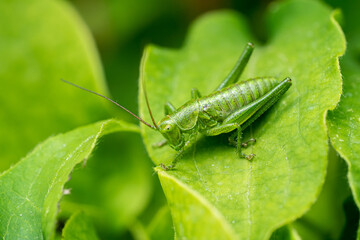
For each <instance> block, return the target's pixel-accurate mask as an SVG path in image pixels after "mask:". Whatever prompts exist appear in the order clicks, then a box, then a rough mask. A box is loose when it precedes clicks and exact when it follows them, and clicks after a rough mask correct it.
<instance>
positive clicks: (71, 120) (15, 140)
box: [0, 0, 357, 239]
mask: <svg viewBox="0 0 360 240" xmlns="http://www.w3.org/2000/svg"><path fill="white" fill-rule="evenodd" d="M15 2H16V3H15V4H13V5H11V7H13V8H14V9H12V10H14V11H16V10H19V9H22V8H21V5H22V4H21V1H15ZM40 2H41V1H40ZM69 4H70V6H72V7H73V8H74V9H75V11H76V12H77V13H78V14H79V15H80V17H81V18H82V20H83V21H84V22H85V24H86V25H87V27H88V28H89V29H90V32H91V35H92V37H93V38H94V41H95V44H96V48H97V51H98V53H99V56H100V61H101V66H102V68H103V72H104V76H105V80H106V84H105V85H104V83H102V82H101V81H95V83H94V82H91V80H90V82H88V83H86V80H85V79H83V81H84V84H85V83H86V84H85V85H83V86H86V87H88V88H91V89H94V90H97V91H100V92H103V93H106V91H107V90H106V88H107V89H108V93H109V94H108V95H109V96H112V98H113V99H115V100H116V101H118V102H119V103H121V104H122V105H124V106H125V107H127V108H128V109H130V110H131V111H133V112H135V113H137V108H138V105H137V99H138V97H137V95H138V77H139V64H140V59H141V55H142V51H143V48H144V47H145V46H146V45H147V44H149V43H152V44H156V45H160V46H163V47H168V48H180V47H181V46H182V44H183V42H184V39H185V36H186V33H187V31H188V28H189V26H190V24H191V22H193V21H194V19H196V18H197V17H198V16H200V15H202V14H204V13H206V12H209V11H213V10H217V9H234V10H235V11H239V12H241V13H242V14H243V15H245V17H246V18H247V19H248V23H249V25H250V27H251V29H252V31H253V34H254V35H255V36H257V38H258V39H259V40H260V41H261V42H263V43H265V42H266V30H265V26H264V17H265V16H264V11H265V9H266V8H267V7H268V6H269V5H270V4H271V1H270V0H243V1H236V0H207V1H203V0H183V1H180V0H179V1H175V0H172V1H168V0H133V1H116V0H103V1H102V0H86V1H85V0H74V1H69ZM329 4H331V5H332V6H333V7H342V8H343V9H344V11H345V12H347V11H350V10H351V7H350V8H349V7H348V6H349V5H351V4H350V1H340V0H339V1H336V0H332V1H330V0H329ZM5 7H6V4H4V3H2V4H0V22H2V23H0V26H1V25H2V26H4V25H3V24H5V19H6V14H1V13H4V12H6V11H8V9H5ZM34 8H35V7H34ZM21 11H23V12H26V13H27V14H29V16H30V17H31V16H32V14H33V12H36V11H32V9H31V8H29V9H22V10H21ZM21 11H19V13H18V16H16V17H14V19H13V20H14V21H17V25H18V26H20V27H18V28H15V29H22V30H25V29H27V28H28V26H32V25H31V24H36V22H35V23H27V22H24V21H23V20H22V12H21ZM44 11H46V9H44ZM10 12H11V11H10ZM348 22H351V19H350V21H348ZM348 26H349V25H348ZM60 27H61V26H60ZM17 34H18V33H17V32H15V31H14V32H13V31H11V30H9V29H6V28H3V29H2V30H0V36H14V37H16V35H17ZM53 34H54V35H52V36H49V37H51V39H56V32H54V33H53ZM29 35H31V32H30V33H29ZM7 40H8V41H11V38H9V39H7ZM69 41H70V40H69ZM6 43H7V42H6V39H5V40H4V39H2V40H0V50H1V49H3V50H4V49H6V48H7V45H6ZM17 44H19V45H20V46H22V47H24V48H26V43H22V42H19V43H17ZM19 45H17V46H16V47H14V48H18V46H19ZM20 49H21V48H20ZM22 53H23V52H22ZM56 54H59V52H56ZM56 54H54V56H51V59H52V60H51V61H54V62H55V63H56V62H57V61H61V56H59V57H57V56H56ZM60 54H61V53H60ZM5 57H9V56H6V54H5ZM5 57H4V56H2V57H1V58H3V59H2V60H1V62H0V63H1V64H0V76H2V79H0V80H1V81H4V84H2V87H1V89H2V90H3V92H5V93H4V94H2V97H0V110H1V115H2V117H0V123H1V124H2V126H0V137H1V139H2V140H1V142H0V144H1V149H0V157H1V159H2V160H1V164H0V171H3V170H6V169H7V168H8V167H9V166H11V165H12V164H14V163H15V162H16V161H18V160H20V159H21V157H24V156H25V155H26V154H27V153H28V152H29V151H30V150H31V149H33V148H34V147H35V146H36V144H38V143H39V142H40V141H43V140H45V139H46V138H47V137H49V136H50V135H55V134H58V133H60V132H65V131H69V130H71V129H73V128H76V127H78V126H81V125H84V124H88V123H92V122H94V121H97V120H101V119H106V118H111V117H119V118H122V119H124V120H127V121H131V122H134V123H136V122H137V121H136V120H135V119H133V118H132V117H131V116H129V115H127V114H126V113H124V112H123V111H121V110H119V109H117V108H115V107H113V106H111V105H110V104H108V103H104V102H103V100H101V99H98V98H96V97H94V96H89V95H88V94H86V93H82V92H81V91H80V90H77V89H72V87H70V86H62V85H61V84H62V83H59V84H58V86H60V85H61V86H62V87H61V89H59V90H58V91H55V90H49V89H50V88H51V85H50V86H47V85H46V86H44V82H41V83H36V84H32V83H29V84H28V85H27V86H24V88H25V89H21V88H20V87H19V86H17V85H16V79H11V76H10V77H9V76H7V77H6V78H5V77H4V76H6V72H7V71H8V69H7V65H6V63H7V61H8V59H5ZM95 65H96V64H95ZM76 70H77V66H76V65H75V66H74V69H73V72H76ZM29 74H31V73H29ZM101 74H102V73H101V70H99V72H98V73H95V74H94V75H95V79H96V78H97V77H98V76H99V75H101ZM52 77H53V79H51V80H49V81H53V82H54V81H58V79H60V78H61V77H64V78H66V80H69V81H73V82H78V83H79V81H77V79H76V78H77V75H76V74H73V75H71V74H67V75H66V76H63V75H61V73H58V74H55V75H53V76H52ZM85 77H86V76H83V75H82V76H81V78H85ZM89 77H90V76H89ZM92 78H94V77H93V76H92ZM100 78H101V76H100ZM5 81H6V82H5ZM59 82H60V81H59ZM80 83H81V82H80ZM80 83H79V84H80ZM54 86H57V85H53V86H52V87H54ZM106 86H107V87H106ZM12 89H16V90H12ZM4 90H5V91H4ZM23 90H24V91H25V92H26V94H24V96H22V97H24V98H25V97H27V99H29V100H28V101H26V102H20V100H17V99H18V98H17V96H18V95H17V94H19V93H21V91H23ZM26 90H27V91H26ZM29 90H30V91H29ZM6 91H9V92H8V93H6ZM46 91H50V93H49V94H52V95H54V96H56V97H57V99H58V100H57V102H56V103H53V104H51V105H49V106H46V108H44V109H45V110H43V111H45V112H41V111H39V113H37V116H42V117H43V118H42V119H46V120H44V121H45V122H44V123H42V124H41V125H39V126H41V127H39V126H38V128H36V127H34V128H32V123H31V119H29V121H27V123H26V124H27V125H26V124H23V123H22V121H24V119H23V117H24V116H27V115H26V114H27V113H26V111H27V109H28V106H27V104H29V105H34V104H35V103H36V104H40V105H41V104H42V103H43V102H46V101H45V100H44V99H46V98H45V97H44V96H42V94H43V93H44V92H46ZM52 91H54V92H52ZM28 92H29V93H28ZM32 93H34V94H36V96H38V98H33V95H31V94H32ZM72 95H76V97H75V98H74V99H75V100H76V101H75V102H69V101H70V100H69V101H66V100H65V99H64V98H68V97H69V96H72ZM80 98H82V99H83V100H81V101H83V102H86V103H84V104H85V105H86V106H87V109H85V110H83V109H81V107H82V106H83V105H84V104H83V103H79V102H77V101H78V100H77V99H80ZM34 99H37V100H36V101H35V100H34ZM6 102H13V104H12V105H10V104H7V103H6ZM70 104H71V107H70ZM47 108H48V111H47V110H46V109H47ZM58 108H60V109H62V110H60V113H56V112H59V111H57V110H58ZM65 108H66V109H65ZM14 109H15V110H14ZM101 109H102V110H101ZM82 111H84V112H85V113H84V114H83V115H82ZM65 112H66V114H65ZM40 120H41V118H40V119H38V120H34V122H35V121H37V122H38V121H40ZM49 122H51V124H50V123H49ZM20 125H21V126H20ZM25 125H26V126H25ZM24 129H26V131H25V130H24ZM29 129H30V130H29ZM97 148H98V149H97V151H96V152H95V154H94V155H93V157H92V158H91V159H90V160H89V161H88V162H87V164H86V168H84V167H83V166H77V167H76V169H75V170H74V172H73V174H72V177H71V181H70V182H69V183H68V184H67V186H66V187H65V188H66V189H71V195H67V196H64V198H63V200H62V202H61V204H60V209H61V211H60V215H59V226H58V229H59V232H61V229H62V227H63V225H64V223H65V221H66V220H67V219H68V218H69V216H70V215H71V214H72V213H73V212H75V211H77V210H79V209H82V210H84V211H85V212H86V214H87V215H88V216H90V217H91V219H92V221H93V223H94V225H95V227H96V230H97V232H98V234H99V236H100V238H101V239H171V238H173V231H172V224H171V218H170V215H169V211H168V209H167V208H166V200H165V197H164V196H163V193H162V190H161V186H160V184H159V182H158V179H157V176H156V175H154V174H153V170H152V166H153V164H152V163H151V161H150V159H149V158H148V157H147V156H146V153H145V150H144V147H143V144H142V140H141V137H140V136H139V135H134V134H112V135H109V136H106V137H104V138H103V139H102V140H101V143H100V144H99V146H98V147H97ZM5 149H6V150H5ZM333 155H334V156H335V155H336V154H335V153H333ZM337 164H340V165H341V166H340V167H339V169H342V170H341V172H344V171H343V169H345V168H346V166H344V164H343V163H337ZM335 175H336V174H335ZM344 175H345V173H343V174H340V175H339V176H338V177H339V178H344ZM347 207H348V211H347V212H356V214H357V209H356V207H355V205H354V203H353V201H352V198H351V197H350V198H349V199H348V201H347ZM347 215H348V214H347ZM347 217H348V218H353V217H354V214H350V215H348V216H347ZM355 221H357V218H356V217H355V219H354V220H350V222H349V223H352V224H353V225H354V222H355ZM300 225H301V223H300ZM305 225H306V224H305ZM346 226H347V228H348V229H347V231H349V233H348V234H349V235H351V236H352V234H353V233H354V231H356V226H355V227H354V226H352V225H351V224H348V225H346ZM305 231H306V230H305ZM315 232H316V231H315ZM320 235H321V233H320ZM347 236H348V235H346V234H343V235H342V238H343V239H346V238H347Z"/></svg>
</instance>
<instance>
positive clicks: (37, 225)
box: [0, 120, 138, 240]
mask: <svg viewBox="0 0 360 240" xmlns="http://www.w3.org/2000/svg"><path fill="white" fill-rule="evenodd" d="M116 131H130V132H138V127H137V126H136V125H131V124H128V123H125V122H121V121H116V120H107V121H103V122H98V123H95V124H92V125H88V126H85V127H81V128H78V129H75V130H73V131H71V132H68V133H65V134H60V135H57V136H55V137H51V138H49V139H47V140H46V141H45V142H43V143H41V144H39V145H38V146H37V147H36V148H35V149H34V150H33V151H32V152H31V153H29V154H28V155H27V156H26V157H25V158H24V159H22V160H21V161H20V162H18V163H17V164H16V165H15V166H13V167H12V168H11V169H9V170H8V171H6V172H4V173H3V174H2V175H1V176H0V237H2V238H3V239H32V240H33V239H50V237H51V236H53V233H54V232H53V231H54V226H55V218H56V214H57V203H58V202H59V200H60V198H61V197H62V194H63V193H62V191H63V186H64V184H65V182H67V181H68V178H69V175H70V173H71V171H72V169H73V168H74V166H75V165H76V164H78V163H80V162H82V161H84V159H87V158H88V157H89V155H90V154H91V152H92V151H93V149H94V147H95V145H96V142H97V140H98V138H99V137H101V136H102V135H104V134H108V133H111V132H116Z"/></svg>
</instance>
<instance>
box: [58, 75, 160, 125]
mask: <svg viewBox="0 0 360 240" xmlns="http://www.w3.org/2000/svg"><path fill="white" fill-rule="evenodd" d="M61 81H63V82H65V83H67V84H70V85H72V86H74V87H77V88H80V89H82V90H85V91H87V92H90V93H93V94H95V95H98V96H100V97H102V98H105V99H106V100H108V101H110V102H112V103H113V104H115V105H116V106H118V107H120V108H122V109H124V110H125V111H127V112H128V113H130V114H131V115H132V116H134V117H136V118H137V119H138V120H139V121H141V122H142V123H144V124H145V125H146V126H148V127H150V128H152V129H158V128H157V126H156V127H154V126H152V125H151V124H149V123H147V122H145V121H144V120H143V119H141V118H140V117H138V116H136V115H135V114H134V113H132V112H130V111H129V110H128V109H126V108H125V107H123V106H121V105H120V104H118V103H117V102H115V101H114V100H112V99H110V98H108V97H105V96H104V95H101V94H100V93H97V92H94V91H91V90H89V89H86V88H84V87H80V86H78V85H76V84H75V83H72V82H69V81H66V80H64V79H61Z"/></svg>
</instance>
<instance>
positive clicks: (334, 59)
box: [0, 0, 360, 240]
mask: <svg viewBox="0 0 360 240" xmlns="http://www.w3.org/2000/svg"><path fill="white" fill-rule="evenodd" d="M95 2H96V4H97V5H92V4H94V3H95ZM234 2H235V1H234ZM259 2H260V1H259ZM259 2H256V1H253V2H251V3H250V1H249V3H248V2H246V1H244V3H242V4H239V5H238V6H239V8H241V9H240V10H241V11H242V12H245V13H246V14H247V16H246V17H245V16H243V15H241V14H239V13H238V12H235V11H232V10H221V11H216V12H212V13H208V14H205V15H204V16H202V17H200V18H199V19H197V20H196V21H195V22H194V23H193V24H192V26H191V27H190V31H189V33H188V34H187V37H186V40H185V43H184V45H183V46H182V47H181V48H178V49H176V50H175V49H170V48H167V47H157V46H155V45H149V46H148V47H146V48H145V53H144V57H143V60H142V61H143V64H144V72H143V73H142V75H141V76H140V81H139V83H140V84H139V85H140V91H139V93H140V94H139V98H138V99H139V108H140V115H141V117H143V118H144V119H146V120H147V121H149V122H151V120H150V118H149V114H148V110H147V107H146V105H145V101H144V97H143V90H144V89H143V87H144V86H142V85H141V83H142V80H145V81H146V83H147V84H146V88H147V92H148V96H149V100H150V105H151V108H152V111H153V113H154V116H155V119H156V120H160V119H161V118H162V117H163V116H164V113H163V105H164V103H165V102H166V101H170V102H172V103H174V105H175V106H177V107H178V106H181V105H182V104H184V103H185V102H186V101H187V100H189V99H190V90H191V88H194V87H196V88H198V89H199V90H200V92H201V93H202V94H203V95H207V94H209V93H211V92H212V91H213V90H214V89H215V87H216V86H217V85H218V84H219V83H220V82H221V81H222V79H224V77H225V76H226V75H227V73H228V72H229V71H230V69H231V68H232V67H233V65H234V63H235V61H236V59H237V58H238V55H239V54H240V53H241V51H242V49H243V47H244V46H245V44H246V43H247V42H249V41H251V42H254V43H255V51H254V53H253V56H252V57H251V59H250V62H249V64H248V66H247V67H246V69H245V72H244V74H243V75H242V77H241V78H240V81H242V80H245V79H248V78H252V77H259V76H274V77H276V78H279V79H283V78H285V77H291V79H292V80H293V86H292V87H291V88H290V90H289V91H288V92H287V93H286V94H285V95H284V96H282V97H281V99H280V101H279V102H278V103H276V104H275V105H274V106H273V107H272V108H270V109H269V110H268V111H267V112H266V113H265V114H264V115H263V116H261V118H259V119H258V120H257V121H256V122H255V123H254V124H252V126H250V127H249V128H248V129H246V131H245V136H244V137H245V139H248V138H250V137H255V138H256V139H257V143H256V144H254V145H252V146H250V147H249V148H248V149H246V150H245V153H247V154H249V153H255V154H256V157H255V158H254V159H253V160H252V161H250V162H248V161H246V160H243V159H239V158H238V157H237V155H236V153H235V150H234V148H233V147H231V146H229V145H228V143H227V136H226V135H221V136H217V137H204V136H198V140H197V142H196V143H195V144H194V146H192V148H191V149H190V150H189V151H188V152H187V153H185V155H184V157H183V158H182V159H181V160H180V161H179V163H178V165H177V167H176V169H174V170H171V171H164V170H162V169H161V168H159V167H155V169H154V170H153V169H151V166H150V164H151V163H150V161H149V159H148V158H147V157H146V155H145V149H144V148H143V147H142V143H141V138H142V139H143V141H144V143H145V148H146V150H147V152H148V153H149V155H150V158H151V159H152V161H153V163H154V164H155V165H158V164H160V163H165V164H168V163H170V162H171V160H172V159H173V157H174V154H175V153H176V152H175V151H174V150H172V149H170V148H169V147H163V148H161V149H154V148H153V147H152V144H153V143H156V142H159V141H161V140H162V136H161V135H160V134H159V133H157V132H156V131H153V130H151V129H148V128H146V126H141V128H140V129H139V128H138V127H137V126H136V125H134V124H132V123H128V122H127V121H128V119H129V118H128V116H127V115H125V113H116V112H115V111H114V109H115V108H113V107H110V105H109V104H108V105H105V104H102V102H101V101H102V100H100V99H98V98H96V97H94V96H91V95H89V94H87V93H83V92H81V91H80V90H78V89H74V88H72V87H71V86H68V85H65V84H64V83H62V82H60V81H59V79H60V78H64V79H66V80H69V81H73V82H76V83H77V84H79V85H81V86H84V87H86V88H89V89H92V90H95V91H98V92H101V93H103V94H105V95H108V93H107V87H106V85H105V82H104V77H103V75H104V74H103V72H102V69H101V64H100V60H99V56H98V54H97V52H96V50H95V47H94V43H93V39H92V37H91V35H90V34H89V32H88V29H87V26H86V25H85V24H84V23H83V22H82V20H81V19H80V18H79V16H78V14H77V13H76V12H75V11H74V9H73V8H72V7H71V6H70V5H69V4H68V3H66V2H62V1H55V0H54V1H44V0H35V1H31V2H29V3H27V2H23V1H19V0H15V1H3V2H1V3H0V25H1V28H0V50H1V52H2V58H0V79H1V81H2V86H3V89H6V90H7V91H3V93H2V94H1V97H0V102H1V104H0V109H1V112H2V114H1V115H0V116H1V117H0V123H1V129H0V134H1V135H0V136H1V137H0V139H1V140H0V146H1V151H0V157H1V159H2V161H0V169H1V170H5V169H7V168H9V167H10V168H9V169H8V170H6V171H4V172H3V173H2V174H1V175H0V237H2V238H3V239H60V238H61V239H129V238H132V239H170V238H172V237H173V236H174V234H175V237H176V239H277V240H279V239H340V238H343V239H351V238H355V231H356V229H355V228H357V224H358V221H359V219H358V215H356V214H358V213H357V211H358V210H357V208H356V207H355V210H356V211H355V210H354V208H352V210H346V209H345V208H343V206H344V205H345V204H347V203H349V202H350V205H351V203H352V202H353V201H352V198H351V196H350V194H351V193H352V194H353V196H354V200H355V203H356V205H357V207H360V204H359V192H360V176H359V166H360V165H359V163H358V158H359V156H360V151H359V146H358V145H359V144H357V143H359V141H360V139H359V136H360V132H359V129H360V126H359V124H360V114H359V109H360V106H359V97H360V96H359V94H358V92H359V90H358V88H359V84H360V72H359V58H358V56H359V53H360V51H359V50H360V45H359V42H360V41H359V40H360V38H359V36H360V31H359V27H358V26H357V24H355V23H357V22H359V21H360V19H359V15H358V14H357V9H360V5H359V3H358V2H357V1H356V0H351V1H350V0H349V1H344V2H342V3H341V5H340V6H337V5H336V4H337V2H333V1H331V0H329V1H328V3H329V4H330V5H332V6H334V7H340V8H341V9H342V10H343V15H342V14H341V13H340V11H338V10H336V11H334V10H332V9H331V8H330V7H328V6H326V5H325V4H324V3H321V2H318V1H306V0H287V1H279V2H274V3H271V4H269V6H268V7H267V10H266V13H264V12H262V11H261V9H263V6H262V5H260V4H259ZM74 4H75V5H76V6H77V7H79V8H80V9H79V11H80V12H82V13H83V14H84V15H85V18H86V19H88V20H89V19H91V17H92V16H93V15H94V14H96V13H97V12H99V13H100V14H99V15H97V16H98V17H97V18H95V19H93V20H89V21H90V22H89V23H88V24H89V26H90V27H91V30H92V31H93V33H94V35H95V37H96V41H97V43H98V47H99V49H100V51H101V52H100V53H101V59H102V60H103V63H104V67H105V73H106V75H107V79H108V83H107V84H109V86H110V87H111V91H112V92H113V94H114V95H115V96H116V97H117V98H119V99H120V102H121V103H124V105H126V106H129V108H130V109H131V110H133V109H135V108H136V105H137V104H136V103H135V101H134V94H135V90H136V88H137V87H136V85H137V83H136V81H129V80H128V79H129V78H128V76H129V77H131V78H134V79H135V78H136V74H137V73H135V74H134V72H131V71H137V68H138V60H137V59H135V57H134V56H138V50H136V49H138V48H135V47H134V46H135V45H140V44H139V42H142V41H143V37H144V36H137V33H139V34H140V31H145V32H146V31H148V32H149V31H152V32H153V33H152V34H153V35H148V36H155V37H154V38H152V37H150V39H162V40H161V41H160V42H159V41H158V43H161V44H164V43H165V42H166V41H167V39H169V41H173V42H172V43H171V44H170V43H169V45H167V46H172V45H178V43H179V42H181V39H182V38H181V37H180V38H178V40H177V41H178V42H177V43H176V41H174V39H175V38H177V37H176V36H180V35H181V31H180V30H179V31H178V32H176V31H175V30H174V27H172V26H174V23H175V22H176V20H174V18H175V17H174V16H177V17H183V18H187V19H189V16H192V15H191V14H185V12H186V11H187V10H189V9H190V10H192V14H194V15H195V12H197V13H199V12H201V10H199V9H201V7H199V6H200V5H201V4H199V5H196V3H193V2H191V3H190V2H189V4H188V5H186V4H187V3H186V2H184V3H182V4H175V3H169V2H168V1H162V0H137V1H136V2H134V3H132V4H130V3H127V4H122V3H120V2H119V3H114V2H113V1H102V2H101V3H100V1H99V2H97V1H94V2H92V3H89V5H86V6H85V5H83V4H82V3H81V1H74ZM139 4H140V5H141V7H139V8H137V9H136V10H134V9H135V7H136V5H139ZM216 4H217V7H218V8H221V6H223V5H221V4H220V3H215V5H216ZM205 5H206V4H204V5H203V6H205ZM88 6H89V7H88ZM91 6H92V7H93V8H91ZM94 6H96V7H95V8H94ZM234 6H235V5H234ZM81 7H83V8H81ZM209 8H210V7H208V6H205V7H203V9H204V10H203V11H206V10H207V9H209ZM214 8H216V6H214ZM8 9H11V11H8ZM94 9H96V11H94ZM248 9H249V10H251V11H247V10H248ZM256 9H258V10H256ZM256 11H257V12H256ZM175 12H176V14H174V13H175ZM249 12H250V13H249ZM120 13H121V14H120ZM86 14H89V15H86ZM101 14H102V15H103V16H105V15H106V16H108V19H107V21H115V22H116V24H113V25H111V23H110V22H106V21H102V20H101V19H104V18H101V17H99V16H102V15H101ZM177 14H178V15H177ZM170 15H171V16H172V18H169V16H170ZM89 16H90V17H89ZM161 16H162V17H164V18H165V17H166V16H167V17H168V19H172V20H169V21H168V22H167V24H168V25H167V27H165V28H161V27H158V26H165V25H161V24H160V25H157V24H158V23H156V22H157V21H158V20H159V19H161ZM184 16H186V17H184ZM259 16H262V17H260V18H259ZM263 16H264V17H263ZM246 18H250V19H252V20H254V19H255V20H256V21H252V23H251V27H249V23H248V22H247V21H246V20H245V19H246ZM105 19H106V18H105ZM259 19H260V20H261V19H264V22H265V24H264V25H262V23H261V21H259ZM95 20H96V21H95ZM98 20H100V21H98ZM174 21H175V22H174ZM187 21H189V20H187ZM337 21H340V23H342V24H343V25H342V26H343V27H344V28H343V29H344V32H345V35H346V37H347V42H348V46H347V52H346V54H345V56H344V57H343V58H340V64H339V57H341V56H342V55H343V54H344V52H345V37H344V34H343V32H342V30H341V28H340V26H339V24H338V22H337ZM149 22H150V23H151V24H149ZM161 22H163V19H162V20H161ZM177 24H178V23H177ZM182 24H183V23H182ZM177 26H181V24H178V25H177ZM262 26H263V27H262ZM109 29H110V30H111V31H114V33H110V32H111V31H109ZM143 29H147V30H143ZM149 29H151V30H149ZM154 29H156V30H154ZM159 29H160V30H159ZM164 29H166V30H164ZM264 29H266V30H265V31H264ZM171 31H173V32H171ZM169 32H171V33H172V34H169ZM254 32H256V33H257V36H254V34H253V33H254ZM140 35H141V34H140ZM168 35H169V36H168ZM170 35H171V36H170ZM259 36H260V38H264V36H266V41H265V42H261V41H259V40H258V39H259ZM111 37H112V38H113V39H112V38H111ZM164 39H165V40H164ZM179 39H180V40H179ZM137 41H139V42H137ZM127 42H128V43H129V44H130V45H126V44H127ZM155 42H156V41H155ZM174 42H175V43H176V44H173V43H174ZM116 43H118V44H120V45H121V46H119V47H118V46H116ZM165 45H166V43H165ZM129 46H130V47H132V49H130V50H128V54H131V57H130V59H126V60H125V57H124V56H121V55H119V51H113V49H117V50H119V49H123V50H124V49H125V48H127V47H129ZM110 52H111V53H110ZM118 55H119V56H118ZM118 64H119V66H121V67H119V66H118ZM340 67H341V68H340ZM120 69H129V71H128V72H127V73H124V75H123V77H119V76H118V74H119V73H120V72H121V71H120ZM124 76H125V78H124ZM115 79H126V81H118V80H115ZM342 86H343V87H342ZM113 89H116V90H118V92H115V91H114V90H113ZM44 100H46V101H44ZM339 101H340V102H339ZM338 102H339V104H338ZM114 115H118V116H119V117H120V118H121V119H123V120H115V119H109V120H102V121H99V120H101V119H105V118H109V117H110V116H114ZM125 120H126V121H125ZM129 121H130V120H129ZM93 122H95V123H93ZM90 123H92V124H90ZM82 125H85V126H82ZM79 126H82V127H79ZM71 129H73V130H71ZM70 130H71V131H70ZM61 132H67V133H63V134H61ZM139 133H141V137H140V134H139ZM105 135H106V136H105ZM49 136H51V137H49ZM47 137H49V138H48V139H46V138H47ZM100 137H101V141H99V139H100ZM328 138H330V142H329V141H328ZM45 139H46V140H45ZM39 142H41V143H39ZM329 143H331V144H332V145H333V147H334V149H332V148H331V146H330V145H329ZM36 144H37V145H36ZM95 147H96V149H97V151H95V152H94V153H93V151H94V149H95ZM32 148H34V149H33V150H32V151H30V150H31V149H32ZM27 152H29V153H28V154H26V153H27ZM336 152H337V153H339V154H340V156H341V157H342V158H344V160H345V162H346V163H347V165H348V167H349V173H348V180H346V176H345V175H346V170H347V169H346V166H345V164H344V162H343V161H342V159H341V158H340V157H339V156H338V155H337V154H336ZM25 155H26V156H25ZM22 156H25V157H24V158H23V159H21V160H20V161H19V162H17V163H16V164H15V165H14V163H15V162H16V161H17V160H18V159H20V158H21V157H22ZM89 158H91V159H89ZM88 160H89V161H88ZM154 171H155V173H156V175H157V176H158V177H159V179H160V182H161V187H162V190H161V188H160V186H159V182H158V181H157V179H156V175H154V174H153V172H154ZM70 175H71V178H69V176H70ZM69 180H70V181H69ZM349 186H350V189H349ZM162 191H163V192H162ZM163 194H165V196H166V201H167V204H166V202H165V198H164V195H163ZM79 210H80V211H79ZM354 211H355V212H354ZM355 213H356V214H355ZM64 222H66V223H65V224H64ZM63 224H64V225H65V227H64V228H62V225H63Z"/></svg>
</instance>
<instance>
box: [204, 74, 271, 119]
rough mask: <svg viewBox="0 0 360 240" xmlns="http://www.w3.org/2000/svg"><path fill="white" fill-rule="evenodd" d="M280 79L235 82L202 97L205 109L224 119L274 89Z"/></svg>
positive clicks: (268, 78) (211, 114)
mask: <svg viewBox="0 0 360 240" xmlns="http://www.w3.org/2000/svg"><path fill="white" fill-rule="evenodd" d="M277 84H278V81H277V80H276V79H275V78H271V77H267V78H255V79H250V80H247V81H244V82H240V83H236V84H233V85H231V86H229V87H227V88H224V89H222V90H220V91H217V92H214V93H212V94H211V95H209V96H207V97H204V98H202V99H201V102H200V104H201V105H202V108H203V110H204V111H205V112H206V113H207V114H209V115H210V116H212V117H213V118H214V119H217V120H223V119H225V118H226V117H227V116H228V115H230V114H231V113H233V112H234V111H236V110H237V109H240V108H242V107H243V106H246V105H248V104H250V103H251V102H253V101H255V100H257V99H259V98H260V97H261V96H263V95H265V94H266V93H268V92H269V91H270V90H272V89H273V88H274V87H275V86H276V85H277Z"/></svg>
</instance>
